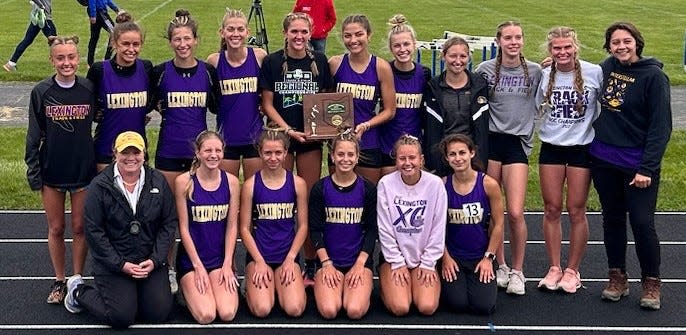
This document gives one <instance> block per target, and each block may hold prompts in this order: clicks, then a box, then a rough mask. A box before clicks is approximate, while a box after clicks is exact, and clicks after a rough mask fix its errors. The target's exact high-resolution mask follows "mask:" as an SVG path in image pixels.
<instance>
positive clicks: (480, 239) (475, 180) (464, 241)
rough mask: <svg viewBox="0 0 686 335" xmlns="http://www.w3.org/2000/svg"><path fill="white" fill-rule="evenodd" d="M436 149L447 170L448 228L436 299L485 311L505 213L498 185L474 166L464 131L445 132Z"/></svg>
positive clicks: (491, 302)
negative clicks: (442, 158)
mask: <svg viewBox="0 0 686 335" xmlns="http://www.w3.org/2000/svg"><path fill="white" fill-rule="evenodd" d="M440 147H441V150H442V151H443V155H444V157H445V160H446V161H447V162H448V164H449V165H450V167H451V168H452V169H453V173H452V174H451V175H449V176H447V177H445V178H444V179H443V181H444V182H445V189H446V192H447V193H448V227H447V228H446V238H445V251H444V252H443V261H442V266H441V278H442V279H443V280H442V281H441V283H442V291H441V293H442V301H443V302H444V303H446V305H448V306H450V308H451V309H452V310H455V311H466V312H473V313H477V314H491V313H493V311H494V310H495V301H496V296H497V295H498V287H497V286H496V283H495V281H493V279H495V272H494V271H493V262H494V261H495V250H496V249H497V248H498V246H499V245H500V244H501V243H503V230H504V228H503V225H504V223H503V221H504V216H505V214H504V213H503V201H502V198H501V195H500V185H498V183H497V182H496V181H495V179H493V178H491V177H489V176H487V175H486V174H485V173H483V172H481V171H478V170H475V165H476V164H475V161H473V160H472V159H473V158H474V155H476V146H475V145H474V142H472V140H471V139H470V138H469V137H467V136H466V135H463V134H454V135H448V136H447V137H446V138H445V139H444V140H443V141H441V143H440ZM477 169H478V167H477Z"/></svg>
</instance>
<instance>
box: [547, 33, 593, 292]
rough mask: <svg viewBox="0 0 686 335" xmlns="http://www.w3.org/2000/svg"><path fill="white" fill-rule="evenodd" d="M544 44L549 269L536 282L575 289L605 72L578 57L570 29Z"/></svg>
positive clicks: (585, 232) (552, 35) (585, 235)
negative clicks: (566, 227) (565, 245)
mask: <svg viewBox="0 0 686 335" xmlns="http://www.w3.org/2000/svg"><path fill="white" fill-rule="evenodd" d="M547 46H548V54H549V55H550V57H551V58H552V62H553V63H552V66H550V67H548V68H546V69H544V70H543V78H542V79H541V84H540V85H539V87H538V90H537V91H536V104H537V105H538V106H541V107H540V108H541V116H542V122H541V127H540V131H539V138H540V139H541V153H540V156H539V159H538V169H539V176H540V185H541V194H542V196H543V205H544V208H545V212H544V215H543V236H544V238H545V246H546V253H547V255H548V262H549V265H550V268H549V269H548V273H547V274H546V275H545V277H544V278H543V279H542V280H541V281H540V282H539V283H538V287H539V288H544V289H547V290H557V289H561V290H563V291H564V292H567V293H576V290H577V289H578V288H580V287H581V275H580V274H579V265H580V264H581V259H582V258H583V255H584V252H585V251H586V243H587V241H588V220H587V219H586V201H587V200H588V189H589V187H590V186H591V185H590V183H591V169H590V159H589V156H588V146H589V144H590V143H591V141H592V140H593V136H594V132H593V127H592V123H593V120H595V119H596V118H597V117H598V113H599V111H598V107H599V105H598V98H599V96H600V85H601V82H602V78H603V72H602V70H601V69H600V66H598V65H595V64H591V63H588V62H585V61H582V60H579V51H580V50H579V41H578V39H577V35H576V32H575V31H574V29H572V28H568V27H555V28H552V29H551V30H550V31H549V32H548V36H547ZM565 181H566V184H567V185H566V187H565ZM565 189H566V207H567V212H568V213H569V221H570V224H571V229H570V234H569V256H568V257H567V267H566V268H565V269H564V271H563V270H562V268H561V262H560V253H561V250H562V232H561V221H560V215H561V214H562V208H563V205H562V203H563V199H564V198H565V194H564V190H565Z"/></svg>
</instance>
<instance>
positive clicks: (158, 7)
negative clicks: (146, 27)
mask: <svg viewBox="0 0 686 335" xmlns="http://www.w3.org/2000/svg"><path fill="white" fill-rule="evenodd" d="M170 2H172V0H167V1H165V2H163V3H161V4H159V5H157V7H155V8H153V9H152V11H149V12H147V13H145V14H144V15H143V16H141V18H140V19H138V22H141V21H143V20H145V18H146V17H148V16H150V15H152V14H155V12H157V11H158V10H160V9H162V7H164V6H166V5H167V4H168V3H170Z"/></svg>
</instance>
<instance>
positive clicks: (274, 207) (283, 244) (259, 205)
mask: <svg viewBox="0 0 686 335" xmlns="http://www.w3.org/2000/svg"><path fill="white" fill-rule="evenodd" d="M252 202H253V215H252V216H253V231H254V232H253V234H254V237H255V243H256V244H257V249H258V250H259V251H260V254H261V255H262V258H264V260H265V262H267V263H268V264H281V263H283V261H284V259H285V258H286V255H287V254H288V251H289V250H290V248H291V245H293V240H294V239H295V213H296V211H297V209H296V194H295V182H294V178H293V174H292V173H291V172H289V171H286V182H285V183H284V184H283V186H281V188H280V189H278V190H272V189H269V188H267V186H265V185H264V182H263V181H262V172H261V171H259V172H258V173H256V174H255V185H254V186H253V198H252Z"/></svg>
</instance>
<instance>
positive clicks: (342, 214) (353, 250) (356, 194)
mask: <svg viewBox="0 0 686 335" xmlns="http://www.w3.org/2000/svg"><path fill="white" fill-rule="evenodd" d="M322 186H323V189H322V190H323V192H322V193H323V195H324V213H325V219H324V223H325V225H324V234H323V235H324V246H325V247H326V252H327V253H328V255H329V258H331V260H332V261H333V264H334V265H335V266H338V267H349V266H352V265H353V264H354V263H355V261H356V260H357V256H359V254H360V250H362V243H363V240H364V235H363V231H362V212H363V209H364V196H365V189H364V181H363V180H362V178H361V177H357V179H356V180H355V185H354V186H353V188H352V190H350V191H349V192H341V191H339V190H338V188H337V186H336V185H334V183H333V181H332V180H331V176H327V177H325V178H324V183H323V185H322Z"/></svg>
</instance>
